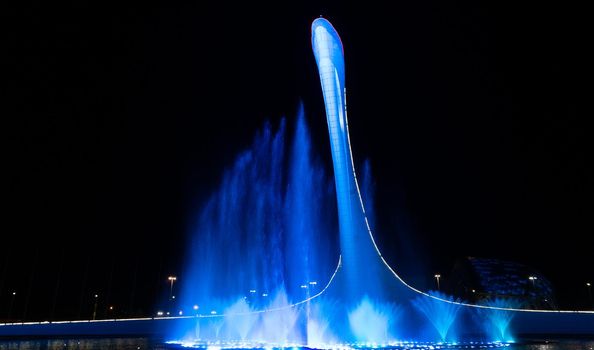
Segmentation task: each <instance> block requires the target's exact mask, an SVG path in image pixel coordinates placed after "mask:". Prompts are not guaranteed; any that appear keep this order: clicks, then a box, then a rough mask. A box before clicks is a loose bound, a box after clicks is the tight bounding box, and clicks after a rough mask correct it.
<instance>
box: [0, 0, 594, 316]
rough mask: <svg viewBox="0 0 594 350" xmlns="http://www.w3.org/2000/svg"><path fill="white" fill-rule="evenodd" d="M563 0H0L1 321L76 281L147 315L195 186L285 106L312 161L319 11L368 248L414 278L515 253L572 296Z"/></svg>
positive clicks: (586, 143)
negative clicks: (342, 76)
mask: <svg viewBox="0 0 594 350" xmlns="http://www.w3.org/2000/svg"><path fill="white" fill-rule="evenodd" d="M583 13H585V10H584V9H583V8H580V7H578V6H574V5H573V4H572V3H567V2H564V3H556V4H545V3H534V4H523V5H518V4H504V3H501V2H493V3H483V2H468V3H463V2H451V3H444V2H443V1H414V2H410V1H407V2H399V3H398V2H396V3H394V2H391V3H390V4H389V5H372V4H369V3H367V2H364V3H363V4H359V5H357V6H354V5H348V4H330V3H317V4H315V5H307V4H303V3H302V4H300V5H296V4H293V5H287V4H282V5H281V4H279V5H277V6H276V7H265V6H261V7H258V6H256V5H254V4H253V3H250V4H249V5H246V4H244V5H240V6H238V5H231V4H219V5H213V4H205V3H203V2H191V3H190V2H188V3H186V4H167V5H165V4H161V5H148V4H146V3H142V4H137V5H132V4H126V5H123V4H120V5H119V6H115V7H109V6H107V5H105V4H103V3H91V2H73V3H70V4H66V5H64V4H61V5H56V4H53V3H52V4H44V5H35V4H34V5H29V6H28V7H26V8H19V9H6V10H5V11H4V14H3V16H4V17H6V18H7V19H8V21H5V22H4V23H6V24H7V27H8V30H7V31H5V35H6V40H5V41H4V47H3V52H4V53H3V56H4V57H3V58H4V59H7V61H6V63H5V64H4V65H3V66H4V68H5V69H4V71H5V74H4V77H3V78H2V86H3V93H2V95H3V97H4V101H5V102H4V103H3V104H2V105H3V107H2V109H3V110H4V112H3V113H2V115H3V121H4V122H5V123H4V125H5V126H4V134H6V137H5V139H6V140H7V141H8V142H7V144H6V146H5V150H6V156H5V158H4V161H3V163H4V167H3V168H4V173H5V174H7V180H6V181H5V191H3V192H4V193H5V194H4V195H3V196H2V197H3V199H4V200H3V202H4V203H5V205H4V207H5V208H7V209H5V210H4V211H3V220H2V243H1V245H0V246H1V247H2V254H1V256H0V310H2V311H0V319H2V318H5V317H6V315H7V311H6V310H7V309H8V305H9V304H10V300H11V293H12V291H16V292H17V297H15V301H14V304H13V315H12V316H13V317H21V318H23V317H24V318H27V319H42V318H43V319H46V318H49V317H52V314H53V317H55V318H72V317H77V316H79V315H80V317H88V315H89V314H90V310H91V308H92V295H93V294H95V293H99V294H100V295H101V298H100V303H101V309H102V310H104V311H103V312H104V313H107V312H108V311H106V307H107V306H108V305H112V304H113V305H115V306H116V310H117V312H118V313H120V315H140V314H147V313H151V312H153V311H154V301H155V300H157V299H158V298H159V297H160V296H162V295H163V293H166V288H167V284H166V280H165V279H166V276H167V275H168V274H178V273H179V272H180V270H181V266H182V260H183V254H184V253H185V252H184V248H183V246H184V241H185V235H186V233H187V232H186V231H187V223H188V221H189V220H190V217H191V215H192V214H193V213H194V212H193V208H194V207H195V205H196V203H199V202H200V199H202V198H204V197H205V196H206V195H207V194H208V193H209V192H210V191H212V189H213V188H214V186H216V184H217V180H218V178H219V176H220V174H221V173H222V171H223V170H224V167H225V166H226V165H229V164H230V163H231V162H232V160H233V158H234V156H235V155H236V154H237V152H239V151H240V150H242V149H244V148H245V147H247V146H248V145H249V143H250V141H251V139H252V137H253V135H254V133H255V131H256V130H257V129H258V128H259V127H261V125H262V124H263V123H264V121H266V120H269V121H271V122H272V123H273V125H277V124H278V122H279V120H280V118H281V117H282V116H287V117H288V118H289V121H291V120H293V119H292V118H294V116H295V112H296V110H297V106H298V104H299V101H303V103H304V106H305V111H306V114H307V119H308V122H309V124H310V126H311V128H312V129H313V134H314V138H315V143H316V147H317V149H316V150H317V152H318V153H319V154H320V156H321V157H323V158H324V159H325V161H326V162H327V164H328V165H329V164H330V163H329V161H330V160H329V148H328V147H329V146H328V142H327V140H326V138H327V131H326V125H325V116H324V110H323V104H322V98H321V91H320V87H319V80H318V76H317V71H316V68H315V62H314V59H313V55H312V53H311V47H310V24H311V21H312V20H313V19H314V18H315V17H317V16H319V15H324V16H325V17H326V18H328V19H329V20H330V21H331V22H332V23H333V24H334V26H335V27H336V28H337V30H338V31H339V33H340V34H341V36H342V39H343V44H344V46H345V55H346V69H347V73H346V74H347V89H348V98H349V100H348V103H349V125H350V130H351V140H352V143H353V148H354V156H355V159H356V161H362V160H363V159H365V158H369V159H370V161H371V165H372V169H373V172H374V176H375V180H376V191H377V198H376V199H377V203H376V204H377V206H378V216H379V222H378V227H377V229H376V231H377V235H378V239H379V242H380V245H381V247H382V249H383V251H384V252H385V254H386V255H387V256H388V258H389V259H390V260H391V261H393V262H395V263H396V265H400V266H403V274H404V275H405V276H406V275H407V274H408V275H409V276H408V277H410V278H412V279H413V280H415V281H416V282H417V283H418V284H420V285H424V286H429V284H430V283H431V282H432V280H431V276H432V275H433V273H435V272H440V273H442V274H443V275H444V278H447V273H448V271H449V269H451V267H452V264H453V262H454V261H455V260H456V259H457V258H460V257H464V256H481V257H495V258H502V259H509V260H514V261H517V262H520V263H524V264H527V265H529V266H532V267H534V268H536V269H538V270H539V271H541V272H542V273H543V274H545V275H546V276H548V277H549V278H550V279H551V280H552V281H553V283H554V284H555V285H556V287H557V291H558V294H559V298H560V301H561V304H562V305H567V307H576V305H579V303H581V301H580V300H581V299H580V298H583V296H584V293H585V287H584V285H585V281H586V280H590V281H592V280H594V271H593V266H594V265H593V264H592V257H591V255H592V254H591V250H592V247H591V245H590V244H589V241H590V239H591V237H592V233H593V224H592V213H594V210H593V209H594V208H593V205H592V197H593V186H592V185H593V183H592V180H593V171H592V170H593V169H592V159H593V155H592V151H591V149H593V147H592V146H593V145H592V143H593V142H592V138H591V135H592V128H591V126H590V123H589V119H590V118H591V114H588V113H585V112H584V110H585V108H584V107H585V106H586V104H587V103H588V102H590V99H591V97H590V95H589V94H586V91H588V90H587V89H586V87H587V86H588V84H586V81H585V71H586V67H587V66H588V64H587V63H588V62H587V60H586V58H585V55H584V51H585V50H584V49H583V47H584V46H585V45H586V43H588V42H589V39H588V38H586V31H585V23H586V22H585V21H584V19H583V17H582V16H583V15H582V14H583ZM590 41H591V40H590ZM413 258H414V260H413ZM418 271H423V274H426V276H425V275H424V276H420V275H418ZM415 275H416V276H415ZM180 277H182V276H180ZM180 283H181V278H180ZM52 310H53V312H52Z"/></svg>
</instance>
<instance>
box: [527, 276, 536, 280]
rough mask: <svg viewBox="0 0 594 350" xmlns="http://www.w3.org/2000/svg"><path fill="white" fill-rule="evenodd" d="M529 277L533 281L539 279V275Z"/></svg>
mask: <svg viewBox="0 0 594 350" xmlns="http://www.w3.org/2000/svg"><path fill="white" fill-rule="evenodd" d="M528 279H529V280H531V281H534V280H537V279H538V277H536V276H530V277H528Z"/></svg>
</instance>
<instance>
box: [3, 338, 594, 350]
mask: <svg viewBox="0 0 594 350" xmlns="http://www.w3.org/2000/svg"><path fill="white" fill-rule="evenodd" d="M180 348H181V347H180V346H179V345H168V344H164V343H162V342H160V341H156V340H152V339H149V338H92V339H34V340H0V350H9V349H10V350H12V349H18V350H66V349H79V350H170V349H180ZM287 349H290V348H287ZM293 349H294V348H293ZM435 349H439V346H435ZM452 349H453V348H451V347H448V350H452ZM466 349H471V347H470V346H463V347H460V350H466ZM506 349H509V350H594V340H569V339H562V340H550V341H546V342H545V341H539V342H530V343H524V344H513V345H511V346H509V347H507V348H506Z"/></svg>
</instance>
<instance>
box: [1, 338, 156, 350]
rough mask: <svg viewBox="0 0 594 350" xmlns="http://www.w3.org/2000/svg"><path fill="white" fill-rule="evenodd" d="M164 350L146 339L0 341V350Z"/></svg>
mask: <svg viewBox="0 0 594 350" xmlns="http://www.w3.org/2000/svg"><path fill="white" fill-rule="evenodd" d="M9 349H10V350H13V349H18V350H58V349H60V350H66V349H79V350H147V349H148V350H165V349H167V347H166V346H165V344H162V343H159V342H155V341H152V340H150V339H148V338H92V339H35V340H0V350H9Z"/></svg>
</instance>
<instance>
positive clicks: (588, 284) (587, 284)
mask: <svg viewBox="0 0 594 350" xmlns="http://www.w3.org/2000/svg"><path fill="white" fill-rule="evenodd" d="M586 286H587V287H590V286H591V284H590V282H586ZM12 295H14V293H12Z"/></svg>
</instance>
